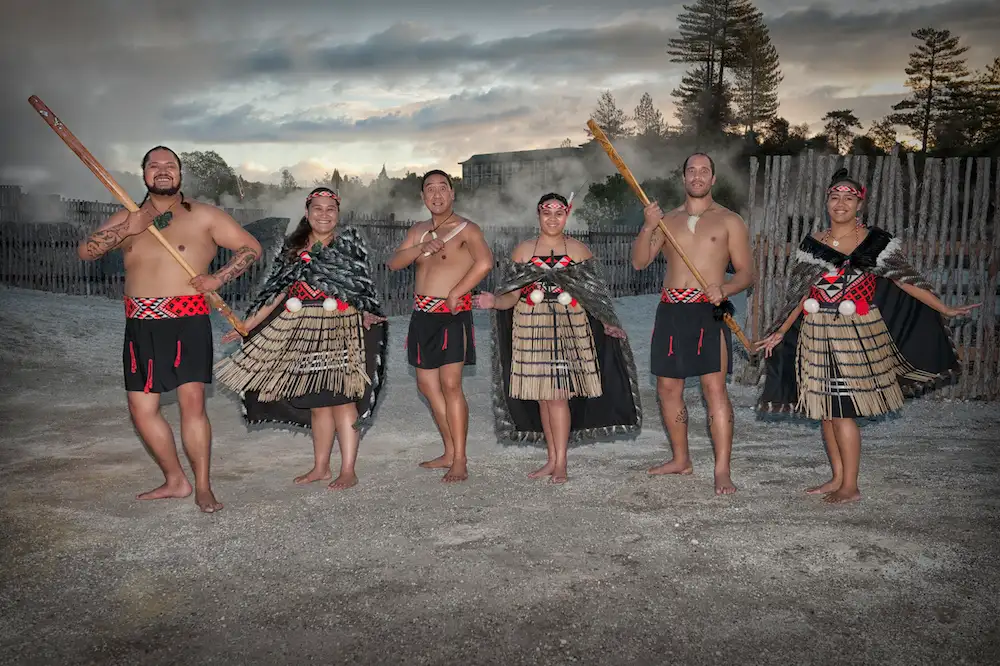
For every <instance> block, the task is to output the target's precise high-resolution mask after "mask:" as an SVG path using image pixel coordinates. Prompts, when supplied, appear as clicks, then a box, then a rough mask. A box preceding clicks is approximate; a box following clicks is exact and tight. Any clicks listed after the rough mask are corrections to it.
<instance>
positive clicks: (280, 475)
mask: <svg viewBox="0 0 1000 666" xmlns="http://www.w3.org/2000/svg"><path fill="white" fill-rule="evenodd" d="M655 300H656V299H655V297H636V298H626V299H621V300H620V301H619V302H618V307H619V314H620V315H621V316H622V319H623V320H624V321H626V322H627V323H628V326H627V330H628V331H629V333H630V335H631V337H632V339H633V340H634V344H635V350H636V357H637V360H638V362H639V363H640V366H641V367H640V373H641V374H643V376H644V377H645V373H646V372H647V364H648V340H649V331H650V329H651V326H652V318H653V311H654V308H655ZM0 311H2V313H3V320H4V326H3V327H2V330H0V362H2V365H3V368H4V372H3V373H2V376H0V393H2V399H0V425H2V428H3V438H4V444H3V447H2V448H0V457H2V458H0V461H2V467H0V498H2V504H0V543H2V544H3V546H2V550H0V563H2V565H3V566H2V568H0V662H2V663H17V664H50V663H58V664H91V663H93V664H98V663H99V664H137V663H141V664H177V663H185V664H189V663H198V664H258V663H259V664H279V663H281V664H284V663H294V664H300V663H313V662H323V663H336V664H341V663H352V664H388V663H405V664H570V663H573V664H730V663H751V664H772V663H773V664H792V663H794V664H840V663H845V664H880V665H883V664H906V665H914V664H957V663H965V664H987V663H997V661H996V660H997V659H998V653H1000V628H998V617H1000V614H998V605H1000V602H998V600H1000V584H998V578H997V576H998V560H1000V558H998V555H997V549H996V543H997V536H998V530H997V528H998V523H1000V492H998V491H997V480H998V479H997V476H998V474H997V473H998V470H1000V459H998V456H997V452H996V445H995V441H996V439H997V435H996V433H997V432H998V428H997V426H998V424H1000V413H998V412H1000V409H998V405H996V404H987V403H961V402H943V401H937V400H923V401H919V402H913V403H910V404H908V405H907V407H906V408H905V409H904V411H903V413H902V414H901V415H900V416H899V417H898V418H895V419H892V420H888V421H885V422H882V423H877V424H872V425H869V426H867V427H866V428H865V429H864V431H863V432H864V446H865V454H864V458H863V459H862V478H861V486H862V492H863V493H865V499H864V501H863V502H861V503H860V504H856V505H852V506H842V507H832V506H828V505H825V504H823V503H822V502H820V501H818V500H817V499H816V498H812V497H807V496H805V495H804V494H803V493H802V489H803V488H804V487H806V486H807V485H809V484H812V483H814V482H817V481H820V480H824V479H825V478H826V476H825V475H826V474H827V468H826V459H825V456H824V454H823V449H822V444H821V442H820V439H819V434H818V431H817V429H815V428H810V427H801V426H795V425H791V424H784V423H765V422H762V421H758V420H757V419H756V418H755V414H754V412H753V411H752V405H753V403H754V399H755V395H756V390H755V389H753V388H748V387H740V386H733V387H732V392H733V400H734V403H735V404H736V405H737V414H736V428H737V430H736V444H735V452H734V457H733V466H734V475H735V480H736V482H737V485H738V486H739V488H740V491H739V492H738V493H737V494H736V495H735V496H733V497H727V498H718V497H715V496H714V494H713V492H712V476H711V470H712V463H711V461H712V458H711V444H710V441H709V439H708V437H707V429H706V428H705V427H704V426H703V425H697V426H696V425H695V424H704V409H703V407H702V403H701V399H700V393H699V391H698V389H697V388H696V387H695V386H692V387H691V388H689V389H688V391H687V398H688V403H689V405H690V406H691V415H692V419H691V421H692V425H693V428H692V435H691V446H692V453H693V455H694V458H695V466H696V469H695V474H694V475H693V476H691V477H687V478H655V479H654V478H649V477H648V476H647V475H646V474H645V471H644V470H645V469H646V468H647V467H648V466H650V465H652V464H655V463H658V462H660V461H662V460H663V459H664V458H665V457H666V456H667V450H666V447H665V436H664V434H663V428H662V426H661V425H660V424H659V420H658V418H657V415H656V413H655V411H656V400H655V393H654V391H653V385H652V382H651V381H645V380H644V384H643V386H644V393H643V396H642V397H643V405H644V408H645V411H646V423H645V426H644V431H643V433H642V434H641V436H640V437H639V438H638V439H637V440H634V441H621V442H613V443H604V444H598V445H592V446H586V447H582V448H578V449H573V450H572V451H571V452H570V475H571V480H570V483H568V484H567V485H565V486H563V487H556V486H552V485H551V484H548V483H545V482H534V481H529V480H528V479H527V478H526V476H525V475H526V473H527V472H528V471H530V470H531V469H533V468H534V467H536V466H538V465H539V464H540V461H542V460H543V459H544V452H543V451H541V450H538V449H532V448H523V447H504V446H501V445H500V444H498V443H497V442H496V440H495V438H494V437H493V434H492V416H491V413H490V411H489V407H488V405H489V381H490V376H489V365H488V360H489V359H488V351H487V350H488V347H487V344H488V327H487V319H486V318H485V317H484V316H483V315H482V313H477V315H476V316H477V329H478V336H477V337H478V339H479V344H480V347H481V349H482V351H481V354H480V365H479V367H478V368H477V369H475V370H472V369H470V370H469V372H468V376H467V378H466V384H465V385H466V392H467V394H468V397H469V403H470V410H471V433H470V438H469V452H470V457H471V474H472V478H471V480H470V482H469V483H467V484H462V485H457V486H445V485H443V484H441V483H440V482H439V478H440V473H439V472H431V471H427V470H422V469H420V468H418V467H417V463H418V462H419V461H420V460H424V459H426V458H428V457H431V456H434V455H437V454H438V453H439V446H440V444H439V442H438V440H437V437H436V434H435V433H434V431H433V425H432V422H431V419H430V415H429V414H428V412H427V410H426V408H425V407H424V405H423V403H422V402H421V400H420V399H419V398H418V396H417V394H416V391H415V386H414V380H413V377H412V373H411V371H410V370H409V368H407V367H406V364H405V358H404V356H403V349H402V342H403V337H404V335H405V329H406V325H407V321H406V318H405V317H400V318H394V319H393V320H391V321H390V326H391V335H392V345H393V347H392V349H393V355H392V358H391V365H390V368H389V387H388V389H387V392H386V395H385V399H384V402H383V405H382V408H381V412H380V414H379V417H378V422H377V424H376V426H375V427H374V428H373V429H372V431H371V432H370V433H369V434H368V436H367V437H366V439H365V440H364V442H363V443H362V451H361V456H360V461H359V464H358V473H359V476H360V477H361V484H360V485H359V486H358V487H356V488H354V489H352V490H350V491H347V492H343V493H330V492H327V491H326V490H325V484H315V485H313V486H310V487H307V488H300V487H295V486H293V485H292V484H291V479H292V477H294V476H295V475H296V474H299V473H302V472H303V471H305V470H306V469H308V468H309V466H310V465H311V461H312V454H311V446H310V443H309V440H308V439H307V438H306V437H304V436H301V435H300V436H291V435H289V434H288V433H282V432H273V431H268V432H263V433H259V432H255V433H247V431H246V429H245V428H244V427H243V425H242V424H241V422H240V419H239V410H238V407H237V405H236V404H235V403H234V402H232V401H231V400H230V399H229V398H227V397H225V396H223V395H221V394H220V395H213V396H212V397H211V398H210V400H209V406H208V409H209V415H210V417H211V419H212V425H213V430H214V455H213V464H214V466H213V472H214V475H213V476H214V485H215V488H216V491H217V494H218V496H219V498H220V500H221V501H223V502H224V503H225V505H226V508H225V509H224V510H223V511H222V512H220V513H218V514H214V515H203V514H201V513H199V512H198V511H197V509H196V507H195V506H194V504H193V502H192V501H191V500H171V501H161V502H141V503H140V502H137V501H135V500H134V499H133V497H134V495H135V494H136V493H137V492H141V491H143V490H147V489H149V488H151V487H153V486H156V485H158V484H159V483H160V481H161V477H159V474H158V471H157V469H156V467H155V465H154V463H153V462H152V460H151V459H150V458H149V457H148V456H147V455H146V454H145V453H144V451H143V448H142V446H141V445H140V443H139V442H138V440H137V438H136V436H135V434H134V431H133V429H132V426H131V424H130V422H129V419H128V416H127V413H126V409H125V400H124V394H123V391H122V388H121V368H120V363H121V360H120V359H121V356H120V354H121V351H120V344H121V327H122V320H123V313H122V310H121V305H120V304H119V303H117V302H111V301H106V300H97V299H88V298H84V297H72V296H63V295H55V294H42V293H37V292H25V291H20V290H15V289H0ZM225 328H226V327H225V325H224V322H217V326H216V329H217V330H216V333H217V336H221V334H222V333H223V332H224V331H225ZM217 352H218V353H221V352H222V349H221V345H218V346H217ZM166 402H167V403H171V402H172V401H171V400H169V397H168V399H167V400H166ZM164 412H165V414H166V416H167V419H168V420H169V421H170V422H171V423H172V424H173V425H174V427H175V432H177V430H176V428H177V422H178V417H177V408H176V405H175V404H168V406H167V407H165V409H164ZM185 464H186V461H185Z"/></svg>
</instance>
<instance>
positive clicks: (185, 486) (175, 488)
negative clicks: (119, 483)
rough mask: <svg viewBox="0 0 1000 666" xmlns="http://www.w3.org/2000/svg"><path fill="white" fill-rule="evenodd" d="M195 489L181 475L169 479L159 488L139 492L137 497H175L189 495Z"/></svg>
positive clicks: (156, 498)
mask: <svg viewBox="0 0 1000 666" xmlns="http://www.w3.org/2000/svg"><path fill="white" fill-rule="evenodd" d="M193 490H194V488H192V487H191V484H190V482H188V480H187V479H185V478H184V477H183V476H181V477H178V478H177V479H171V480H169V481H167V482H166V483H164V484H163V485H162V486H160V487H159V488H154V489H153V490H150V491H147V492H144V493H139V494H138V495H136V496H135V498H136V499H139V500H158V499H175V498H181V497H187V496H188V495H190V494H191V492H192V491H193Z"/></svg>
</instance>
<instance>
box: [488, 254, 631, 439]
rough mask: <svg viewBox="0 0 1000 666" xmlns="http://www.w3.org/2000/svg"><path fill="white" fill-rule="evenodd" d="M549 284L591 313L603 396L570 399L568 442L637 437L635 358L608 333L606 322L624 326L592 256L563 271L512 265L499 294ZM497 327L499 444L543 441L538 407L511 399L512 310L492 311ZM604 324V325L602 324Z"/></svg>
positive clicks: (495, 364)
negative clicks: (619, 319)
mask: <svg viewBox="0 0 1000 666" xmlns="http://www.w3.org/2000/svg"><path fill="white" fill-rule="evenodd" d="M539 281H546V282H550V283H552V284H555V285H556V286H558V287H559V288H560V289H562V290H563V291H566V292H568V293H569V294H571V295H572V296H573V297H574V298H575V299H576V300H577V301H578V302H579V303H580V305H581V306H582V307H583V309H584V310H586V312H587V320H588V321H589V322H590V328H591V330H592V331H593V334H594V344H595V347H596V350H597V363H598V369H599V372H600V374H601V387H602V389H603V390H602V395H601V397H599V398H582V397H581V398H571V399H570V401H569V409H570V442H571V443H577V442H579V441H580V440H581V439H598V438H606V437H614V436H616V435H633V436H635V435H637V434H638V433H639V430H640V429H641V428H642V406H641V403H640V402H639V382H638V380H637V378H636V376H637V375H636V369H635V359H634V358H633V356H632V347H631V346H630V345H629V342H628V340H619V339H617V338H612V337H610V336H608V335H605V333H604V326H603V323H606V324H610V325H611V326H618V327H619V328H620V327H621V323H620V322H619V321H618V316H617V315H616V314H615V310H614V304H613V303H612V298H611V292H610V291H609V290H608V287H607V282H606V281H605V280H604V278H603V276H602V274H601V270H600V264H599V263H598V261H597V260H596V259H594V258H591V259H587V260H585V261H581V262H579V263H574V264H571V265H569V266H566V267H565V268H541V267H539V266H536V265H534V264H532V263H523V264H522V263H516V262H513V261H511V262H510V263H509V264H508V265H507V266H506V269H505V273H504V279H503V283H502V284H501V285H500V286H499V287H498V288H497V289H496V290H495V293H496V294H497V295H498V296H499V295H501V294H505V293H508V292H511V291H515V290H520V289H521V288H522V287H524V286H526V285H529V284H532V283H534V282H539ZM491 319H492V324H493V416H494V419H495V425H496V432H497V436H498V437H499V438H500V440H501V441H503V440H509V441H514V442H532V443H533V442H539V441H545V433H544V432H543V431H542V418H541V414H540V412H539V408H538V403H537V402H536V401H534V400H517V399H514V398H511V397H510V365H511V342H512V340H511V337H512V333H513V321H514V309H513V308H511V309H510V310H496V309H494V310H493V311H492V313H491ZM602 322H603V323H602Z"/></svg>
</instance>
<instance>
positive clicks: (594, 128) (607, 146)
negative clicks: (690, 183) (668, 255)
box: [587, 119, 753, 353]
mask: <svg viewBox="0 0 1000 666" xmlns="http://www.w3.org/2000/svg"><path fill="white" fill-rule="evenodd" d="M587 127H589V128H590V133H591V134H593V135H594V138H595V139H597V141H598V143H600V144H601V146H603V147H604V152H606V153H607V154H608V157H610V158H611V161H612V162H613V163H614V165H615V166H616V167H617V168H618V172H619V173H620V174H621V175H622V177H623V178H625V182H627V183H628V184H629V186H630V187H631V188H632V191H633V192H635V193H636V196H638V197H639V201H641V202H642V205H643V206H648V205H649V197H647V196H646V193H645V192H643V191H642V186H640V185H639V182H638V181H637V180H636V179H635V176H633V175H632V171H631V170H629V168H628V167H627V166H625V162H624V161H623V160H622V158H621V155H619V154H618V151H617V150H615V148H614V146H612V145H611V141H610V140H608V137H607V135H606V134H605V133H604V131H603V130H601V128H600V127H599V126H598V125H597V123H595V122H594V121H593V119H591V120H588V121H587ZM659 226H660V231H662V232H663V235H664V236H666V237H667V242H669V243H670V245H671V246H672V247H673V248H674V251H675V252H677V254H678V255H680V258H681V259H682V260H683V261H684V263H685V264H687V267H688V269H690V271H691V274H692V275H694V279H695V280H697V281H698V284H700V285H701V289H702V291H708V283H707V282H705V278H703V277H702V276H701V273H700V272H699V271H698V269H697V268H695V267H694V264H693V263H691V260H690V259H688V257H687V255H686V254H684V250H682V249H681V246H680V245H679V244H678V243H677V240H676V239H675V238H674V235H673V234H672V233H670V230H669V229H667V226H666V225H665V224H663V220H660V222H659ZM724 319H725V322H726V326H728V327H729V330H731V331H732V332H733V334H734V335H735V336H736V337H737V338H738V339H739V341H740V342H741V343H743V346H744V347H746V349H747V351H749V352H751V353H753V347H752V346H751V345H750V341H749V340H748V339H747V336H746V335H744V333H743V329H741V328H740V325H739V324H737V323H736V320H735V319H733V317H732V315H730V314H729V313H726V314H725V316H724Z"/></svg>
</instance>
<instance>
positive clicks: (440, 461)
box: [420, 454, 451, 469]
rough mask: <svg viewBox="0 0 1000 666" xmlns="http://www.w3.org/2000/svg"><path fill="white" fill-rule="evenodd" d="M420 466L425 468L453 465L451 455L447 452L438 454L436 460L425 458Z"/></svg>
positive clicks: (440, 467)
mask: <svg viewBox="0 0 1000 666" xmlns="http://www.w3.org/2000/svg"><path fill="white" fill-rule="evenodd" d="M420 466H421V467H423V468H424V469H447V468H449V467H451V457H450V456H448V455H447V454H445V455H443V456H438V457H437V458H435V459H434V460H425V461H424V462H422V463H420Z"/></svg>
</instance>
